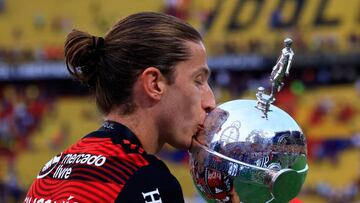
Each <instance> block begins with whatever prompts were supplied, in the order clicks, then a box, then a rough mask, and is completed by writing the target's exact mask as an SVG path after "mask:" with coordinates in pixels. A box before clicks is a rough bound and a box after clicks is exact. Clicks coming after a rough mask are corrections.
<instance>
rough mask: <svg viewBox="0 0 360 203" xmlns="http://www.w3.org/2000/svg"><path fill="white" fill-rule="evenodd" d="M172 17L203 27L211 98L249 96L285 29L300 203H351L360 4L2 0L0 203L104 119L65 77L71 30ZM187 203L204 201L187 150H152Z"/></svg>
mask: <svg viewBox="0 0 360 203" xmlns="http://www.w3.org/2000/svg"><path fill="white" fill-rule="evenodd" d="M145 10H146V11H159V12H165V13H169V14H172V15H175V16H177V17H179V18H182V19H184V20H186V21H188V22H189V23H191V24H192V25H194V26H195V27H196V28H197V29H198V30H200V31H201V33H202V34H203V35H204V38H205V43H206V46H207V49H208V54H209V66H210V68H211V69H212V71H213V74H212V77H211V81H210V82H211V85H212V87H213V89H214V91H215V94H216V98H217V101H218V103H222V102H224V101H227V100H230V99H238V98H255V95H254V93H255V90H256V88H257V87H258V86H260V85H261V86H266V87H268V86H269V84H268V77H269V74H270V72H271V68H272V66H273V65H274V64H275V62H276V58H277V56H278V55H279V53H280V49H281V48H282V46H283V44H282V40H283V39H284V37H287V36H288V37H291V38H292V39H293V40H294V48H293V49H294V51H295V53H296V56H295V60H294V65H293V68H292V70H291V76H290V78H288V79H287V81H286V86H285V89H284V90H283V91H282V92H281V93H280V94H279V98H278V100H277V103H276V105H278V106H280V107H281V108H283V109H284V110H286V111H287V112H288V113H289V114H291V115H292V116H293V117H294V118H295V119H296V120H297V121H298V123H299V124H300V126H301V127H302V128H303V130H304V132H305V134H306V136H307V142H308V159H309V166H310V171H309V173H308V177H307V180H306V183H305V186H304V187H303V190H302V192H301V194H300V195H299V198H300V199H301V200H302V201H303V202H305V203H327V202H332V203H340V202H341V203H345V202H346V203H350V202H360V191H359V190H360V153H359V147H360V69H359V67H360V0H346V1H343V0H312V1H310V0H273V1H265V0H165V1H164V0H136V1H125V0H107V1H101V0H77V1H70V0H61V1H59V0H34V1H26V0H0V28H1V31H0V101H1V102H0V202H22V201H23V198H24V194H25V193H26V191H27V189H28V187H29V185H30V184H31V182H32V180H33V178H35V177H36V174H37V173H38V171H39V170H40V168H41V167H42V166H43V164H45V163H46V162H47V161H48V160H49V159H50V158H51V157H53V156H54V155H56V154H57V153H59V152H60V151H62V150H63V149H65V148H67V147H68V146H69V145H70V144H71V143H73V142H75V141H76V140H77V139H79V138H81V137H82V136H83V135H84V134H86V133H88V132H90V131H92V130H94V129H97V127H98V126H99V124H100V123H101V116H100V115H99V113H98V112H97V110H96V108H95V104H94V102H93V99H92V98H91V96H90V95H89V93H88V91H87V89H86V87H82V86H81V85H79V84H78V83H77V82H75V81H73V80H72V79H70V78H69V76H68V74H67V72H66V68H65V66H64V62H63V43H64V39H65V36H66V34H67V33H68V32H69V31H70V30H71V29H72V28H78V29H80V30H85V31H88V32H90V33H93V34H97V35H100V36H102V35H104V33H105V32H106V30H107V29H108V28H109V27H110V26H111V25H112V24H113V23H114V22H116V21H117V20H118V19H120V18H122V17H124V16H126V15H128V14H132V13H134V12H138V11H145ZM159 156H160V157H162V159H164V160H166V162H167V164H168V165H169V167H170V168H171V170H172V172H173V173H174V175H175V176H176V177H177V178H178V179H179V180H180V182H181V184H182V186H183V191H184V195H185V196H186V201H187V202H202V201H201V200H200V197H199V196H198V195H197V193H196V191H195V189H194V186H193V185H192V181H191V178H190V175H189V169H188V166H187V163H188V154H187V152H185V151H178V150H175V149H173V148H171V147H168V146H167V147H166V149H165V150H163V152H161V153H160V154H159Z"/></svg>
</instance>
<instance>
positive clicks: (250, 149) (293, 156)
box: [190, 39, 308, 203]
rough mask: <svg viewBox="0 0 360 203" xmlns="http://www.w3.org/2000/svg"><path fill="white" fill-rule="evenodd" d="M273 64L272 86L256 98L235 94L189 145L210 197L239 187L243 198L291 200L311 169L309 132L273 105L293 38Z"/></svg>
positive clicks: (218, 198) (194, 169)
mask: <svg viewBox="0 0 360 203" xmlns="http://www.w3.org/2000/svg"><path fill="white" fill-rule="evenodd" d="M284 42H285V46H286V47H285V48H284V49H283V50H282V54H281V56H280V57H279V60H278V62H277V64H276V65H275V66H274V68H273V72H272V74H271V78H270V81H271V82H272V91H271V94H270V95H267V94H265V89H264V88H263V87H259V88H258V93H257V94H256V97H257V100H233V101H229V102H226V103H224V104H221V105H220V106H218V107H216V108H215V109H213V110H212V111H211V112H210V113H209V114H208V115H207V116H206V118H205V121H204V125H203V129H201V130H200V131H199V132H198V134H197V136H196V137H195V138H194V139H193V144H192V147H191V149H190V166H191V175H192V178H193V181H194V184H195V186H196V188H197V190H198V191H199V193H200V194H201V195H202V197H203V198H204V199H205V200H206V201H208V202H227V201H229V200H230V196H229V192H230V191H232V190H234V191H235V192H236V193H237V194H238V195H239V197H240V200H241V202H243V203H265V202H266V203H287V202H289V201H290V200H292V199H293V198H294V197H296V196H297V195H298V193H299V192H300V190H301V187H302V185H303V183H304V181H305V178H306V174H307V171H308V165H307V147H306V140H305V136H304V134H303V132H302V130H301V128H300V127H299V125H298V124H297V123H296V121H295V120H294V119H293V118H292V117H291V116H290V115H288V114H287V113H286V112H285V111H283V110H282V109H280V108H278V107H276V106H274V105H272V103H273V102H274V101H275V94H276V93H277V92H278V91H280V89H281V87H282V86H283V85H284V83H283V82H282V79H283V77H284V76H287V75H288V74H289V68H290V63H291V59H292V57H293V52H292V50H291V49H290V45H291V40H290V39H286V40H285V41H284Z"/></svg>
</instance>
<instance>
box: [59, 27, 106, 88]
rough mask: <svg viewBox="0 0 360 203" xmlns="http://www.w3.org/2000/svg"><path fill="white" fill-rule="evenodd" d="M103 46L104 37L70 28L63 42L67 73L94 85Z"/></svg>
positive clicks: (91, 85)
mask: <svg viewBox="0 0 360 203" xmlns="http://www.w3.org/2000/svg"><path fill="white" fill-rule="evenodd" d="M104 47H105V40H104V38H102V37H96V36H92V35H90V34H89V33H86V32H82V31H79V30H75V29H74V30H72V31H71V32H70V33H69V34H68V36H67V38H66V42H65V62H66V66H67V69H68V71H69V73H70V74H71V75H72V76H73V77H74V78H76V79H77V80H79V81H81V82H82V83H85V84H87V85H89V86H90V87H94V85H95V83H96V77H97V74H98V70H99V69H100V67H101V61H102V59H101V58H102V55H103V51H104Z"/></svg>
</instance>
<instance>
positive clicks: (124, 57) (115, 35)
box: [65, 12, 202, 114]
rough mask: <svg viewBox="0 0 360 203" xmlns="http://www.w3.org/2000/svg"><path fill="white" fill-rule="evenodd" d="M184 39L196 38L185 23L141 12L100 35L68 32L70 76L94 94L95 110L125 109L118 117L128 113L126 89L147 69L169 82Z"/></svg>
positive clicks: (184, 50) (184, 48)
mask: <svg viewBox="0 0 360 203" xmlns="http://www.w3.org/2000/svg"><path fill="white" fill-rule="evenodd" d="M186 41H193V42H200V41H202V38H201V36H200V34H199V32H197V31H196V30H195V29H194V28H193V27H192V26H190V25H189V24H187V23H185V22H183V21H181V20H179V19H177V18H175V17H173V16H169V15H166V14H161V13H154V12H142V13H137V14H133V15H130V16H128V17H126V18H125V19H123V20H120V21H119V22H117V23H116V24H115V25H114V26H113V27H112V28H111V30H110V31H109V32H108V33H107V34H106V35H105V37H104V38H102V37H95V36H92V35H91V34H88V33H86V32H82V31H79V30H72V32H70V33H69V34H68V36H67V39H66V42H65V59H66V65H67V68H68V70H69V72H70V74H71V75H72V76H73V77H75V78H76V79H78V80H80V81H81V82H83V83H85V84H87V85H88V86H90V87H91V88H92V89H93V90H94V91H95V97H96V103H97V106H98V108H99V109H100V110H101V112H103V113H105V114H108V113H109V112H110V111H111V110H112V109H113V108H114V107H117V106H119V105H125V108H124V109H123V110H122V111H123V112H122V113H123V114H129V113H131V112H132V111H133V110H134V108H135V107H134V105H133V102H132V88H133V85H134V83H135V81H136V79H137V77H138V75H139V74H140V73H141V72H142V71H143V70H145V69H146V68H147V67H151V66H152V67H156V68H158V69H159V70H160V71H161V73H162V74H163V75H164V76H165V77H166V79H167V80H168V82H169V83H171V82H172V81H173V79H172V76H173V72H174V68H173V67H174V66H175V65H176V64H177V63H178V62H180V61H184V60H187V59H188V58H189V57H190V52H189V50H188V48H187V46H186V45H185V42H186Z"/></svg>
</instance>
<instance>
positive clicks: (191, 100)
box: [25, 12, 239, 203]
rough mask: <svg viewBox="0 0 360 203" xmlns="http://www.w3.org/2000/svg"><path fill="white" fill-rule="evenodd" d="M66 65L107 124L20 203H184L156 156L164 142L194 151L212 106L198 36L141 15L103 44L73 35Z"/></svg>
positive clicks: (173, 22) (46, 172)
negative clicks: (194, 142) (195, 139)
mask: <svg viewBox="0 0 360 203" xmlns="http://www.w3.org/2000/svg"><path fill="white" fill-rule="evenodd" d="M65 59H66V64H67V67H68V70H69V72H70V74H71V75H72V76H74V77H75V78H76V79H78V80H80V81H81V82H82V83H84V84H86V85H88V86H89V87H90V88H91V89H92V90H93V91H94V93H95V99H96V103H97V106H98V108H99V110H100V111H101V112H102V113H103V114H104V117H105V119H104V120H105V122H104V123H103V125H102V126H101V127H100V129H99V130H97V131H94V132H91V133H89V134H88V135H86V136H85V137H84V138H83V139H81V140H80V141H78V142H77V143H75V144H74V145H73V146H71V147H70V148H68V149H67V150H65V151H63V152H62V153H61V154H59V155H58V156H56V157H54V158H53V159H52V160H50V161H49V162H48V163H47V164H46V165H45V166H44V168H43V169H42V170H41V171H40V173H39V174H38V176H37V179H36V180H35V181H34V183H33V184H32V186H31V187H30V189H29V192H28V194H27V197H26V199H25V202H33V201H35V200H36V201H41V202H55V201H56V202H62V201H64V202H126V203H127V202H158V203H160V202H171V203H176V202H184V200H183V195H182V191H181V188H180V185H179V183H178V181H177V180H176V178H175V177H174V176H173V175H172V174H171V173H170V171H169V170H168V168H167V167H166V166H165V164H164V163H163V162H162V161H160V160H159V159H157V158H156V157H155V156H154V155H153V154H155V153H157V152H158V151H159V150H161V148H162V146H163V145H164V144H165V143H168V144H170V145H172V146H173V147H175V148H178V149H189V148H191V144H192V140H193V137H194V136H195V135H196V133H197V131H198V129H199V128H201V125H202V123H203V121H204V118H205V115H206V114H207V112H209V111H210V110H211V109H213V108H214V107H215V101H214V95H213V92H212V90H211V89H210V87H209V85H208V78H209V72H210V71H209V68H208V66H207V63H206V52H205V48H204V45H203V43H202V38H201V36H200V34H199V33H198V32H197V31H196V30H195V29H194V28H192V27H191V26H190V25H188V24H186V23H184V22H182V21H180V20H179V19H177V18H175V17H172V16H168V15H165V14H160V13H152V12H143V13H138V14H134V15H130V16H128V17H126V18H125V19H123V20H120V21H119V22H117V23H116V24H115V25H114V26H113V27H112V29H111V30H110V31H109V32H108V33H107V34H106V35H105V37H104V38H102V37H95V36H92V35H90V34H88V33H85V32H82V31H78V30H73V31H72V32H71V33H70V34H69V35H68V37H67V40H66V43H65ZM235 201H238V200H235ZM238 202H239V201H238Z"/></svg>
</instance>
